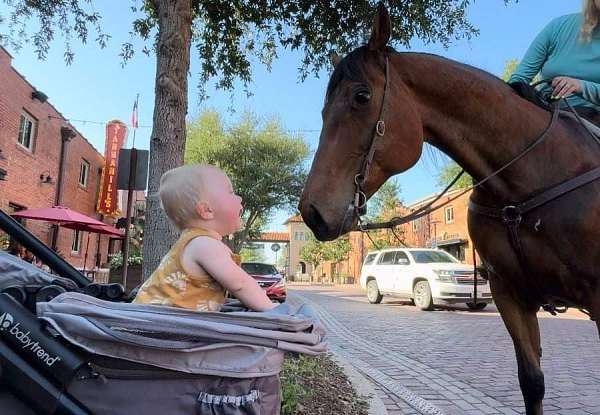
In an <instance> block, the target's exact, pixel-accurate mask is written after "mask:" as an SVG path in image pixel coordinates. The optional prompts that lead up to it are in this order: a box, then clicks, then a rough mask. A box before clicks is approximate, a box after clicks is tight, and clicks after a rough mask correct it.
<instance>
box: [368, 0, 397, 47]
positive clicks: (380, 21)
mask: <svg viewBox="0 0 600 415" xmlns="http://www.w3.org/2000/svg"><path fill="white" fill-rule="evenodd" d="M391 32H392V24H391V22H390V14H389V13H388V11H387V9H386V8H385V6H384V5H383V2H381V1H380V2H379V3H378V4H377V13H376V14H375V20H374V21H373V30H372V31H371V38H370V39H369V49H370V50H372V51H378V50H379V51H383V50H384V49H385V47H386V46H387V43H388V40H390V34H391Z"/></svg>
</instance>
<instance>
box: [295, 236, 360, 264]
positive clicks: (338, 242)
mask: <svg viewBox="0 0 600 415" xmlns="http://www.w3.org/2000/svg"><path fill="white" fill-rule="evenodd" d="M349 252H350V241H349V239H348V236H347V235H346V236H342V237H340V238H338V239H335V240H333V241H329V242H321V241H318V240H317V239H316V238H315V237H314V236H313V235H312V234H311V236H310V239H309V240H308V242H307V243H306V245H304V246H303V247H302V248H301V249H300V259H302V260H303V261H306V262H308V263H310V264H311V265H312V266H313V269H315V268H317V267H318V266H319V265H320V264H321V262H323V261H332V262H334V263H337V262H340V261H343V260H344V259H346V258H348V254H349Z"/></svg>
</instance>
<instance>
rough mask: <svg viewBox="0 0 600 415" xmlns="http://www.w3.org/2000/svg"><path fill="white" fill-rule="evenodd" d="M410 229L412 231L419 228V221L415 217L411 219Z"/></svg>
mask: <svg viewBox="0 0 600 415" xmlns="http://www.w3.org/2000/svg"><path fill="white" fill-rule="evenodd" d="M412 230H413V232H416V231H417V230H419V222H418V221H417V220H416V219H415V220H413V221H412Z"/></svg>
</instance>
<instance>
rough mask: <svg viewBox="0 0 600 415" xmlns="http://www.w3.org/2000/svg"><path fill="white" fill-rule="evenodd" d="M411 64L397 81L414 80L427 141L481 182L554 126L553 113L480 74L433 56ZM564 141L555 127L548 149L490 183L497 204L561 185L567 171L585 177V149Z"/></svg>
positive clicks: (590, 160)
mask: <svg viewBox="0 0 600 415" xmlns="http://www.w3.org/2000/svg"><path fill="white" fill-rule="evenodd" d="M411 55H412V54H411ZM408 58H409V59H411V62H410V65H405V64H401V65H400V66H401V68H406V67H409V68H410V73H408V72H406V71H404V72H403V70H402V69H400V70H399V74H400V76H401V77H409V82H408V85H410V88H411V89H412V90H413V92H414V95H415V98H416V100H417V101H418V103H419V106H420V109H421V115H422V118H423V126H424V132H425V135H426V136H425V140H426V141H428V142H429V143H430V144H432V145H434V146H436V147H438V148H439V149H441V150H442V151H444V152H445V153H446V154H448V155H449V156H450V157H451V158H453V159H454V160H456V161H457V162H458V164H460V165H461V166H462V167H463V168H464V169H465V170H466V171H467V172H468V173H469V174H471V175H472V176H473V177H474V178H475V179H477V180H481V179H483V178H484V177H487V176H488V175H490V174H491V173H492V172H494V171H495V170H497V169H498V168H500V167H502V166H503V165H504V164H506V163H507V162H509V161H510V160H512V159H513V158H514V157H516V156H517V155H518V154H519V153H520V152H521V151H523V150H524V149H525V148H526V147H527V146H528V145H529V144H531V143H532V142H533V141H534V140H535V139H536V138H537V137H539V136H540V135H541V134H542V132H543V131H544V129H545V128H546V127H547V125H548V123H549V122H550V114H549V113H547V112H546V111H543V110H541V109H537V108H534V107H532V106H531V105H530V104H529V103H527V102H525V101H524V100H522V99H520V98H519V97H517V96H516V94H514V93H512V91H511V90H510V88H508V87H505V86H504V85H503V84H501V83H500V81H496V80H495V79H493V78H492V77H491V76H489V75H487V74H485V73H483V72H480V71H477V70H475V69H473V68H470V67H467V66H464V65H461V64H458V63H456V62H453V61H449V60H446V59H442V58H439V57H435V56H429V55H424V56H419V55H417V54H415V55H412V56H409V57H408ZM432 74H435V75H432ZM561 133H562V134H561ZM567 137H568V135H565V134H564V129H562V127H560V126H559V125H556V126H554V127H553V128H552V130H551V131H550V132H549V134H548V136H547V137H546V139H545V142H543V143H542V144H540V145H539V146H538V147H537V148H536V149H535V150H533V152H532V153H530V154H528V155H527V156H526V157H525V158H524V159H522V160H521V161H519V162H517V163H515V165H514V166H513V167H510V168H509V169H507V170H506V171H505V172H503V173H502V174H501V175H499V176H498V177H497V178H495V179H493V180H490V182H489V183H488V185H487V186H486V188H488V189H489V190H491V191H492V193H494V194H496V195H497V196H499V197H503V198H506V199H516V200H520V199H522V198H524V197H526V196H527V195H529V194H531V193H532V192H534V191H536V190H539V189H542V188H545V187H547V186H548V184H552V183H556V182H559V181H561V180H564V178H565V170H568V171H575V170H586V167H585V166H584V165H585V164H592V165H593V161H594V159H593V158H590V155H589V154H587V155H586V151H585V150H586V149H585V147H586V146H585V145H581V144H577V143H576V141H570V140H569V141H565V138H567ZM561 141H562V142H561ZM559 147H560V149H561V151H557V149H558V148H559ZM596 160H597V158H596Z"/></svg>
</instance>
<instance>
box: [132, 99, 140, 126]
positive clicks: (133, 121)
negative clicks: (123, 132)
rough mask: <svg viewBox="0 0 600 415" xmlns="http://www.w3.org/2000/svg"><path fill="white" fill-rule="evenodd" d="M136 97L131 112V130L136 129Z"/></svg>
mask: <svg viewBox="0 0 600 415" xmlns="http://www.w3.org/2000/svg"><path fill="white" fill-rule="evenodd" d="M138 98H139V96H138V97H136V98H135V102H134V103H133V111H131V128H138V117H137V112H138Z"/></svg>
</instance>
